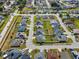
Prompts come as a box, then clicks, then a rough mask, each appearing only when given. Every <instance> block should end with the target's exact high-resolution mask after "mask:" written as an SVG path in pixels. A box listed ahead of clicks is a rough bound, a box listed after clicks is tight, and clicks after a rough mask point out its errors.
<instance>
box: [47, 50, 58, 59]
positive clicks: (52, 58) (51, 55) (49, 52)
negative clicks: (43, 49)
mask: <svg viewBox="0 0 79 59" xmlns="http://www.w3.org/2000/svg"><path fill="white" fill-rule="evenodd" d="M47 59H57V58H56V56H54V55H53V53H52V51H51V50H48V53H47Z"/></svg>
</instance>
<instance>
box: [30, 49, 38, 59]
mask: <svg viewBox="0 0 79 59" xmlns="http://www.w3.org/2000/svg"><path fill="white" fill-rule="evenodd" d="M38 52H40V50H38V49H34V50H33V51H32V52H31V53H30V55H31V56H32V59H34V56H35V54H36V53H38Z"/></svg>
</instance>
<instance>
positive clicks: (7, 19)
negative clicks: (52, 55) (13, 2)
mask: <svg viewBox="0 0 79 59" xmlns="http://www.w3.org/2000/svg"><path fill="white" fill-rule="evenodd" d="M9 18H10V16H5V18H4V22H3V24H2V25H1V28H0V33H1V32H2V30H3V29H4V27H5V26H6V24H7V22H8V21H9Z"/></svg>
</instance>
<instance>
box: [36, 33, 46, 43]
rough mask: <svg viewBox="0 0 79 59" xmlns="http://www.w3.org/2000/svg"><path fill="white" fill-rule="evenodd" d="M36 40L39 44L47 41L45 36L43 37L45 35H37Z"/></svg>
mask: <svg viewBox="0 0 79 59" xmlns="http://www.w3.org/2000/svg"><path fill="white" fill-rule="evenodd" d="M36 39H37V41H38V42H44V41H45V36H43V35H37V36H36Z"/></svg>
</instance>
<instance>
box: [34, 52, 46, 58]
mask: <svg viewBox="0 0 79 59" xmlns="http://www.w3.org/2000/svg"><path fill="white" fill-rule="evenodd" d="M34 59H45V56H44V54H43V52H39V53H37V54H36V55H35V56H34Z"/></svg>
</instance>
